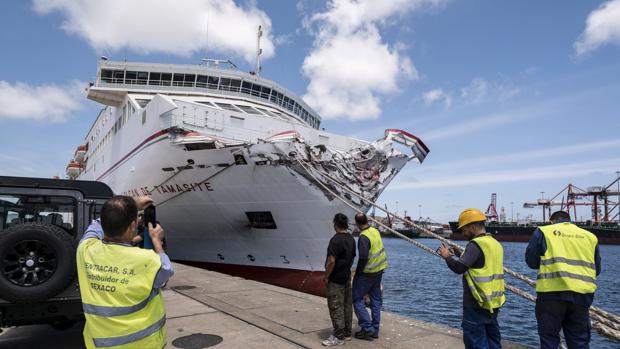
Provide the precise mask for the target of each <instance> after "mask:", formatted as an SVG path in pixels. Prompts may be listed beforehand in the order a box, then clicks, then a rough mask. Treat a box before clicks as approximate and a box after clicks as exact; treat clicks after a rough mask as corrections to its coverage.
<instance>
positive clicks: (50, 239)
mask: <svg viewBox="0 0 620 349" xmlns="http://www.w3.org/2000/svg"><path fill="white" fill-rule="evenodd" d="M75 250H76V243H75V238H74V237H73V236H71V235H69V234H68V233H67V232H66V231H65V230H63V229H62V228H60V227H57V226H54V225H51V224H40V223H24V224H19V225H16V226H13V227H10V228H8V229H6V230H4V231H3V232H1V233H0V298H2V299H5V300H8V301H11V302H22V303H24V302H37V301H42V300H45V299H48V298H50V297H53V296H55V295H57V294H58V293H59V292H60V291H62V290H64V289H65V288H66V287H67V286H68V285H69V283H70V282H71V281H72V280H73V279H74V277H75V270H76V269H75Z"/></svg>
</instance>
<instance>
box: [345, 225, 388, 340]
mask: <svg viewBox="0 0 620 349" xmlns="http://www.w3.org/2000/svg"><path fill="white" fill-rule="evenodd" d="M355 224H356V225H357V227H358V229H359V230H360V236H359V238H358V240H357V249H358V256H359V259H358V261H357V268H356V270H355V277H354V278H353V289H352V293H353V294H352V296H353V310H355V315H356V316H357V320H358V323H359V325H360V327H361V330H360V331H359V332H356V333H355V338H357V339H364V340H373V339H374V338H379V326H380V322H381V303H382V295H381V279H382V277H383V271H384V270H385V269H386V268H387V267H388V263H387V255H386V253H385V249H384V248H383V241H382V240H381V234H379V231H378V230H377V229H375V228H373V227H371V226H370V225H369V224H368V217H366V215H365V214H363V213H359V214H357V215H355ZM366 294H368V296H369V298H370V312H371V315H372V320H371V317H370V316H368V312H367V311H366V306H365V304H364V295H366Z"/></svg>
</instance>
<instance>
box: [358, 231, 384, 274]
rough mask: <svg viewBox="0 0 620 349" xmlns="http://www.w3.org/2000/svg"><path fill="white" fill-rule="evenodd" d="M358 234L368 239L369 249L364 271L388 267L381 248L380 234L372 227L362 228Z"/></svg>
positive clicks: (377, 270) (373, 271) (371, 271)
mask: <svg viewBox="0 0 620 349" xmlns="http://www.w3.org/2000/svg"><path fill="white" fill-rule="evenodd" d="M360 235H364V236H365V237H367V238H368V241H370V250H369V251H368V262H367V263H366V266H364V270H363V272H364V273H377V272H380V271H381V270H384V269H386V268H387V267H388V262H387V255H386V253H385V249H384V248H383V241H382V240H381V234H380V233H379V231H378V230H377V229H375V228H373V227H370V228H367V229H364V231H362V232H361V234H360Z"/></svg>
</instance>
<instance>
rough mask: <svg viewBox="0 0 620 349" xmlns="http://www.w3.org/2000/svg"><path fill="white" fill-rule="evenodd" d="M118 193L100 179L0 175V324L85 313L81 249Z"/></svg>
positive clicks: (61, 323)
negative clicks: (89, 230) (78, 264)
mask: <svg viewBox="0 0 620 349" xmlns="http://www.w3.org/2000/svg"><path fill="white" fill-rule="evenodd" d="M112 195H113V194H112V190H111V189H110V188H109V187H108V186H107V185H105V184H103V183H99V182H90V181H76V180H62V179H44V178H23V177H3V176H0V327H7V326H19V325H30V324H41V323H49V324H51V325H52V326H54V327H56V328H59V329H62V328H65V327H69V326H71V325H72V324H73V322H75V320H77V319H79V318H80V317H81V316H82V305H81V302H80V293H79V290H78V287H77V286H78V285H77V275H76V266H75V251H76V248H77V244H78V242H79V240H80V238H81V236H82V234H83V233H84V231H85V230H86V228H87V227H88V224H89V223H90V221H91V220H92V219H94V218H96V217H99V211H100V209H101V206H102V205H103V203H104V202H105V201H106V200H107V199H108V198H110V197H112Z"/></svg>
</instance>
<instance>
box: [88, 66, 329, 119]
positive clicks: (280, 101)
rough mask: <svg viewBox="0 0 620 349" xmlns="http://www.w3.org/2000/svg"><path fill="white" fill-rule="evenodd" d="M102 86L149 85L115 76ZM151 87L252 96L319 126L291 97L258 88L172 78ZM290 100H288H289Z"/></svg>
mask: <svg viewBox="0 0 620 349" xmlns="http://www.w3.org/2000/svg"><path fill="white" fill-rule="evenodd" d="M99 85H100V86H102V87H108V86H109V87H122V86H135V85H142V86H145V85H147V83H146V81H145V80H144V79H120V78H119V79H115V78H105V79H103V78H102V79H101V82H100V84H99ZM148 86H149V88H153V89H162V90H165V89H166V88H168V87H172V86H173V87H183V88H187V89H191V90H192V91H195V92H203V93H204V88H207V89H208V92H209V93H216V94H221V95H225V96H234V97H243V98H250V99H253V100H256V101H259V102H262V103H268V104H272V105H275V106H278V107H281V108H283V109H287V110H289V111H290V112H291V113H293V114H295V115H296V117H297V118H298V119H299V120H300V121H302V122H304V123H306V124H309V125H310V126H312V127H314V128H318V127H319V123H318V122H317V121H316V120H315V119H312V118H310V117H309V115H308V114H307V112H306V113H304V111H303V109H302V108H300V107H298V105H297V104H295V103H294V100H293V99H291V98H279V96H275V95H273V94H271V95H270V94H268V93H264V92H259V91H256V90H252V89H248V88H243V87H231V86H228V87H226V86H218V85H217V84H209V83H196V82H182V81H170V80H148ZM287 100H288V101H287Z"/></svg>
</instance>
